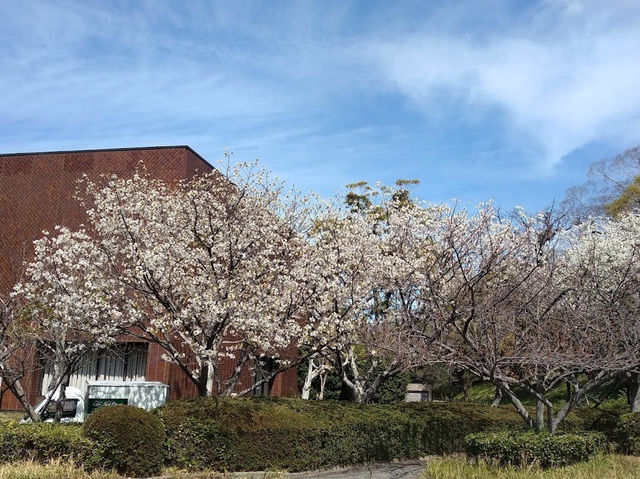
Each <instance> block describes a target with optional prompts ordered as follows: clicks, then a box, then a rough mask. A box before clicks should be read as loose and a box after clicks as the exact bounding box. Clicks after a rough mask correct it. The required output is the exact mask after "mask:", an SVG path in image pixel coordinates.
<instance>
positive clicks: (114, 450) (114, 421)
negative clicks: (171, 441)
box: [84, 405, 165, 477]
mask: <svg viewBox="0 0 640 479" xmlns="http://www.w3.org/2000/svg"><path fill="white" fill-rule="evenodd" d="M84 433H85V435H86V436H87V437H88V438H89V439H92V440H93V441H94V442H95V443H96V444H98V446H99V447H100V449H101V456H102V460H103V464H102V467H103V468H114V469H116V470H117V471H118V472H119V473H121V474H129V475H134V476H136V477H148V476H151V475H153V474H157V473H159V472H160V471H161V470H162V466H163V463H164V443H165V433H164V426H163V425H162V422H161V421H160V420H159V419H158V418H157V417H156V416H154V415H153V414H151V413H149V412H147V411H145V410H144V409H140V408H137V407H134V406H124V405H120V406H106V407H102V408H100V409H98V410H97V411H96V412H94V413H93V414H91V416H89V418H88V419H87V422H85V424H84Z"/></svg>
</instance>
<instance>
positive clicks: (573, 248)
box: [423, 204, 638, 432]
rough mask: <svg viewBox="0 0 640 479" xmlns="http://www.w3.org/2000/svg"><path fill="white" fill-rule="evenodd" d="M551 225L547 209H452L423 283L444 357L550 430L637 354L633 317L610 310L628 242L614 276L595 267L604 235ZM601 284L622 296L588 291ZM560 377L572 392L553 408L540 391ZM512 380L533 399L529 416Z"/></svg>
mask: <svg viewBox="0 0 640 479" xmlns="http://www.w3.org/2000/svg"><path fill="white" fill-rule="evenodd" d="M558 224H559V222H558V220H557V219H555V218H554V217H553V216H552V214H551V213H540V214H538V215H534V216H528V215H525V214H524V213H523V212H521V211H518V212H516V214H515V216H514V217H512V218H506V219H505V218H502V217H501V216H500V214H499V212H498V211H496V210H495V209H494V208H493V207H492V206H491V205H490V204H488V205H482V206H481V207H480V208H479V209H478V210H477V211H476V212H475V214H472V215H470V214H467V213H466V212H465V211H462V212H457V213H452V214H451V216H450V220H449V222H448V224H447V225H446V228H445V229H444V230H443V232H442V235H441V237H440V240H439V241H438V243H437V244H438V245H439V246H440V247H441V248H442V249H443V253H442V254H439V255H438V257H439V258H441V260H442V262H441V263H440V264H439V265H438V266H437V267H436V268H433V269H432V271H433V272H435V277H429V281H428V283H427V286H425V287H424V288H423V291H424V292H429V294H430V295H432V298H431V301H432V305H433V307H432V309H431V313H430V314H431V315H432V316H433V317H434V318H438V319H437V320H438V321H440V322H441V323H442V324H443V325H447V327H448V334H447V335H446V336H444V337H443V341H442V343H441V348H442V352H443V359H446V360H447V361H449V362H450V363H451V364H452V365H454V366H455V367H456V368H461V369H464V370H467V371H469V372H471V373H473V374H474V375H476V376H477V377H479V378H481V379H483V380H488V381H491V382H493V383H494V384H495V385H496V386H497V387H498V388H499V389H500V390H501V391H502V393H503V395H504V396H505V397H507V398H508V399H509V400H510V401H511V403H512V404H513V405H514V407H515V409H516V410H517V411H518V413H519V414H520V415H521V416H522V417H523V419H524V420H525V422H526V423H527V424H528V425H529V426H530V427H532V428H537V429H544V428H546V429H548V430H550V431H551V432H554V431H555V430H556V429H557V427H558V426H559V424H560V422H561V421H562V420H563V419H564V418H565V417H566V415H567V414H568V413H569V412H570V411H571V409H572V408H573V407H575V406H576V405H577V404H578V403H579V402H580V401H581V400H583V399H584V398H585V397H586V395H587V394H588V393H589V392H590V391H592V390H593V389H594V388H595V387H597V386H599V385H601V384H603V383H604V382H606V381H608V380H610V379H611V378H612V377H614V376H615V375H616V374H619V373H620V372H621V371H626V370H629V368H632V367H634V366H635V364H637V360H638V353H637V345H638V342H637V341H636V339H635V338H636V334H637V333H636V329H637V327H638V326H637V325H636V323H637V321H636V320H635V315H633V314H632V315H630V316H627V318H626V320H624V321H620V320H619V319H616V318H617V315H619V314H620V313H621V312H620V311H618V312H617V313H616V314H614V311H613V309H619V307H620V305H621V304H623V303H624V304H627V303H628V301H629V300H630V298H631V297H632V295H631V296H630V291H631V290H630V289H629V288H632V286H631V283H629V281H628V279H629V278H628V277H627V276H625V275H623V274H621V272H622V271H624V270H625V268H628V267H629V266H630V265H631V264H632V262H631V263H630V262H629V261H630V259H631V256H630V252H629V249H628V247H627V246H625V247H624V248H623V249H625V251H626V253H625V255H626V256H624V259H622V260H621V261H620V262H619V265H620V266H619V270H618V273H617V274H616V275H613V276H612V272H611V271H609V272H608V273H606V274H596V273H597V271H598V269H601V268H602V266H598V264H599V262H598V260H597V256H594V251H595V249H594V248H596V247H595V246H594V241H596V242H597V241H601V238H604V237H609V236H610V234H609V233H607V234H603V235H594V234H591V233H590V232H589V234H586V235H585V234H584V233H585V231H583V232H581V233H580V234H575V233H572V234H569V233H561V232H560V231H559V230H558ZM616 244H618V245H619V246H618V247H620V244H621V243H620V242H616ZM600 247H601V248H602V250H603V251H607V250H609V249H610V248H611V247H612V245H610V244H602V245H600ZM596 249H597V248H596ZM447 251H448V253H447ZM585 251H588V252H591V256H589V255H586V256H585V255H584V252H585ZM606 261H608V259H607V260H606ZM606 261H604V263H606ZM607 275H609V278H610V279H609V280H606V279H605V278H606V277H607ZM614 277H615V279H613V278H614ZM606 281H614V282H616V283H615V284H616V286H615V287H614V286H610V287H608V288H605V290H606V291H610V292H611V291H616V292H617V294H620V295H621V296H620V297H617V299H614V298H613V297H611V296H609V297H607V296H606V295H604V296H603V295H601V294H596V293H597V291H599V289H601V288H603V287H604V285H605V284H606ZM623 284H624V285H625V287H624V288H623V287H622V285H623ZM623 291H624V292H623ZM623 297H624V301H623V300H622V298H623ZM614 305H615V307H614V308H613V309H612V307H613V306H614ZM625 307H626V306H625ZM625 311H626V312H627V313H628V312H629V311H631V310H630V309H626V310H625ZM616 338H625V339H624V340H622V341H621V340H620V339H616ZM563 382H567V383H569V384H570V385H571V394H570V397H569V399H568V400H567V401H566V403H565V404H564V405H563V406H562V407H561V408H560V409H559V410H557V411H555V409H554V405H553V403H552V402H551V401H549V400H548V399H547V397H546V395H547V394H548V392H549V391H550V390H551V389H553V388H554V387H555V386H556V385H558V384H560V383H563ZM514 386H518V387H519V388H521V389H522V390H524V391H526V392H528V393H530V394H531V395H532V396H533V397H534V398H536V401H537V407H536V414H535V417H532V416H531V415H530V414H529V412H528V411H527V409H526V408H525V407H524V405H523V404H522V402H521V399H520V398H519V397H518V396H517V395H516V393H515V392H514V390H513V388H514Z"/></svg>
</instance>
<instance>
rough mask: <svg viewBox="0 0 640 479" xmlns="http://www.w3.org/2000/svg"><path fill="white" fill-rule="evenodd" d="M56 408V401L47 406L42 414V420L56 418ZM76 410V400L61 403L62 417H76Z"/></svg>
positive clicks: (66, 400)
mask: <svg viewBox="0 0 640 479" xmlns="http://www.w3.org/2000/svg"><path fill="white" fill-rule="evenodd" d="M57 407H58V401H51V402H50V403H49V404H48V405H47V411H46V412H45V413H44V417H43V419H47V418H50V417H55V416H56V408H57ZM77 409H78V400H77V399H65V400H64V401H63V402H62V417H63V418H65V417H76V410H77Z"/></svg>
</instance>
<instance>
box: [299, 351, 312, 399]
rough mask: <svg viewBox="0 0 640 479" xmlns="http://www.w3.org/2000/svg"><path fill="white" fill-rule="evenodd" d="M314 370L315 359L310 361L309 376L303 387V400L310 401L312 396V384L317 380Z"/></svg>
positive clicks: (305, 379)
mask: <svg viewBox="0 0 640 479" xmlns="http://www.w3.org/2000/svg"><path fill="white" fill-rule="evenodd" d="M313 373H314V368H313V359H309V367H308V368H307V376H306V377H305V378H304V384H303V385H302V394H301V395H300V397H301V398H302V399H309V396H310V395H311V384H312V383H313V380H314V379H315V375H314V374H313Z"/></svg>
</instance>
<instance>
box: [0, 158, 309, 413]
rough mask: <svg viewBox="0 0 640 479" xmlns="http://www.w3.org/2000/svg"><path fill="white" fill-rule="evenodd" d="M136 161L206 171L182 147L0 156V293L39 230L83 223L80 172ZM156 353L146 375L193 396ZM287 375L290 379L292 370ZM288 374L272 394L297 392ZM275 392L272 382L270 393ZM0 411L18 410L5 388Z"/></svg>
mask: <svg viewBox="0 0 640 479" xmlns="http://www.w3.org/2000/svg"><path fill="white" fill-rule="evenodd" d="M141 165H144V167H145V168H146V171H147V172H148V173H149V174H150V175H152V176H153V177H155V178H159V179H162V180H164V181H168V182H172V181H177V180H180V179H184V178H191V177H193V176H194V175H197V174H199V173H203V172H207V171H211V169H212V167H211V166H210V165H209V164H208V163H207V162H206V161H205V160H204V159H203V158H202V157H201V156H199V155H198V154H197V153H195V152H194V151H193V150H191V148H189V147H185V146H178V147H158V148H134V149H115V150H95V151H76V152H53V153H36V154H11V155H0V218H1V219H2V223H1V225H0V292H3V293H4V292H7V291H9V290H10V289H11V288H12V287H13V284H14V283H15V281H16V275H17V273H18V272H19V271H20V269H21V264H22V261H23V259H25V260H29V259H30V258H31V257H32V256H33V246H32V243H33V241H34V240H36V239H38V238H41V237H42V231H43V230H48V231H50V232H53V231H54V227H55V226H56V225H61V226H66V227H69V228H72V229H74V228H77V227H78V226H79V225H80V224H81V223H83V222H84V221H85V213H84V211H83V209H82V208H81V207H80V205H79V204H78V202H77V201H76V200H75V199H74V195H75V192H76V191H77V189H78V180H79V179H80V178H81V177H82V176H83V175H85V174H86V175H87V176H88V178H89V179H90V180H93V181H99V180H100V177H101V175H110V174H116V175H118V176H120V177H127V176H131V175H133V173H134V172H135V170H136V168H139V167H140V166H141ZM161 355H162V353H161V351H160V348H159V347H158V346H157V345H154V344H150V345H149V353H148V358H147V379H148V380H158V381H163V382H166V383H168V384H169V385H170V386H171V398H177V397H191V396H195V395H196V389H195V387H194V386H193V384H192V383H191V382H190V381H189V380H188V379H187V378H186V376H185V375H184V374H183V373H182V371H181V370H180V369H179V368H178V367H177V366H176V365H173V364H168V363H166V362H165V361H163V360H162V358H161ZM233 366H234V363H233V361H232V360H229V361H226V362H225V363H224V364H223V368H222V375H223V377H228V375H229V374H231V371H232V370H233ZM292 374H293V376H292V377H293V378H294V379H295V371H292ZM290 376H291V374H290V373H289V372H287V373H284V374H283V375H282V379H280V378H279V379H277V380H276V383H277V384H278V389H277V391H278V394H281V393H282V394H283V395H291V392H292V391H294V390H296V393H297V386H296V387H295V388H294V387H293V386H292V384H295V381H293V382H292V379H291V378H290ZM39 378H40V373H39V372H34V373H33V374H31V375H30V377H28V378H25V384H24V386H25V388H27V389H28V390H29V391H30V395H31V396H32V398H35V397H36V396H37V395H38V393H39V386H40V384H39ZM250 382H251V374H250V371H249V369H248V368H245V369H244V370H243V373H242V376H241V384H240V385H239V387H242V388H244V387H246V385H249V384H250ZM2 389H5V388H4V387H3V388H2ZM275 390H276V387H275V384H274V394H275ZM0 409H3V410H12V409H19V405H18V403H17V401H16V399H15V398H14V397H13V396H12V395H11V394H10V393H9V392H8V391H7V392H4V391H2V390H0Z"/></svg>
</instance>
